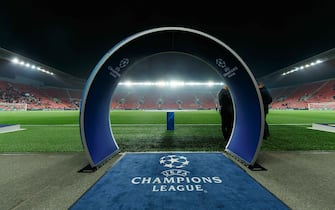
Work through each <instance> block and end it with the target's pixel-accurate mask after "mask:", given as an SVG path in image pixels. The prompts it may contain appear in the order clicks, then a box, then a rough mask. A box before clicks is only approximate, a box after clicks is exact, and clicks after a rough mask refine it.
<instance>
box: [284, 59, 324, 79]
mask: <svg viewBox="0 0 335 210" xmlns="http://www.w3.org/2000/svg"><path fill="white" fill-rule="evenodd" d="M322 62H323V61H322V60H320V59H318V60H316V61H313V62H311V63H307V64H304V65H301V66H299V67H295V68H293V69H291V70H289V71H287V72H284V73H282V76H285V75H288V74H291V73H293V72H296V71H300V70H303V69H306V68H309V67H311V66H315V65H316V64H320V63H322Z"/></svg>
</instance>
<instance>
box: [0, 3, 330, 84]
mask: <svg viewBox="0 0 335 210" xmlns="http://www.w3.org/2000/svg"><path fill="white" fill-rule="evenodd" d="M333 8H334V1H312V2H308V1H304V2H303V3H302V2H295V1H290V2H289V3H288V4H285V2H283V1H280V2H278V3H277V2H269V3H268V5H267V4H266V3H264V2H258V1H243V2H239V1H230V2H222V5H221V4H219V5H218V4H217V2H215V1H213V2H211V1H206V2H203V1H200V2H197V1H192V2H186V1H178V3H177V4H175V3H173V2H171V1H165V2H164V1H163V2H162V1H157V2H150V3H144V2H143V1H135V2H126V1H108V2H107V1H106V2H103V1H102V2H100V1H99V2H94V3H92V2H88V3H86V2H85V1H81V2H80V4H77V3H76V2H75V1H67V2H66V4H63V3H62V2H61V1H40V0H34V1H16V0H11V1H4V2H2V3H1V7H0V28H1V33H0V46H1V47H3V48H5V49H8V50H10V51H12V52H15V53H18V54H20V55H23V56H25V57H29V58H32V59H33V60H35V61H39V62H40V63H43V64H46V65H48V66H52V67H54V68H55V69H60V70H61V71H63V72H66V73H68V74H71V75H74V76H79V77H81V78H83V79H86V78H87V77H88V75H89V73H90V72H91V71H92V70H93V68H94V67H95V65H96V64H97V63H98V61H99V60H100V59H101V58H102V56H103V55H104V54H105V53H106V52H107V51H108V50H109V49H110V48H112V47H113V46H114V45H115V44H116V43H118V42H119V41H121V40H122V39H124V38H126V37H128V36H130V35H132V34H134V33H136V32H139V31H143V30H146V29H150V28H154V27H162V26H182V27H188V28H194V29H198V30H201V31H204V32H206V33H209V34H211V35H213V36H215V37H217V38H219V39H220V40H222V41H223V42H224V43H226V44H227V45H228V46H230V47H231V48H232V49H233V50H235V51H236V52H237V53H238V54H239V55H240V57H241V58H242V59H243V60H244V61H245V62H246V64H247V65H248V66H249V67H250V69H251V70H252V72H254V74H255V76H256V77H262V76H265V75H267V74H270V73H272V72H275V71H278V70H279V69H282V68H285V67H287V66H290V65H291V64H293V63H297V62H299V61H301V60H305V59H307V58H309V57H312V56H314V55H317V54H319V53H322V52H324V51H327V50H330V49H332V48H334V47H335V42H334V37H335V27H333V24H334V20H335V12H334V11H333Z"/></svg>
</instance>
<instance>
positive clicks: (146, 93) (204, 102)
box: [0, 79, 335, 110]
mask: <svg viewBox="0 0 335 210" xmlns="http://www.w3.org/2000/svg"><path fill="white" fill-rule="evenodd" d="M220 88H221V86H207V87H204V86H193V87H191V86H184V87H177V88H173V87H160V88H157V87H152V86H143V87H129V86H118V87H117V88H116V90H115V92H114V94H113V97H112V101H111V109H156V110H157V109H215V108H216V107H217V93H218V92H219V90H220ZM270 91H271V94H272V96H273V102H272V104H271V105H270V108H272V109H309V108H311V105H313V107H312V108H315V109H335V79H330V80H322V81H317V82H313V83H305V84H302V85H295V86H286V87H280V88H271V89H270ZM81 96H82V89H70V88H59V87H46V86H41V87H35V86H32V85H26V84H19V83H11V82H8V81H0V102H1V103H20V104H27V109H28V110H34V109H44V110H45V109H47V110H50V109H79V105H80V101H81ZM317 105H318V106H317ZM0 109H1V106H0ZM4 109H5V108H4V107H2V110H4ZM7 109H10V107H9V108H7Z"/></svg>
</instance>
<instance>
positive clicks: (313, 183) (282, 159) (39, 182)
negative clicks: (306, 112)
mask: <svg viewBox="0 0 335 210" xmlns="http://www.w3.org/2000/svg"><path fill="white" fill-rule="evenodd" d="M121 156H122V154H118V155H116V156H115V157H114V158H112V159H111V160H109V161H108V162H106V164H104V165H103V166H102V167H101V168H99V169H98V170H97V171H95V172H94V173H78V171H79V170H80V169H82V168H83V167H84V166H86V165H87V163H88V162H87V160H86V156H85V154H84V153H83V152H79V153H26V154H15V153H10V154H1V153H0V166H1V172H0V195H1V196H0V209H1V210H6V209H15V210H16V209H24V210H27V209H34V210H36V209H57V210H60V209H68V208H69V207H70V206H71V205H72V204H73V203H74V202H76V200H77V199H79V198H80V196H81V195H82V194H83V193H85V192H86V190H88V189H89V188H90V187H91V186H92V185H93V184H94V183H95V182H96V181H97V180H98V179H99V178H100V177H101V176H102V175H104V173H105V172H106V170H108V169H109V168H110V167H111V166H112V165H113V164H114V163H115V161H117V160H118V159H119V158H120V157H121ZM234 161H235V160H234ZM235 162H236V163H237V164H239V165H241V164H240V163H239V162H237V161H235ZM257 162H258V163H259V164H260V165H261V166H263V167H265V168H266V169H267V170H266V171H252V170H249V169H248V168H246V167H245V166H243V165H241V167H242V168H244V169H245V171H246V172H247V173H249V174H250V175H251V176H252V177H254V179H255V180H257V181H258V182H259V183H260V184H261V185H263V186H264V187H265V188H267V189H268V190H269V191H271V192H272V193H273V194H274V195H275V196H277V197H278V198H279V199H281V200H282V201H283V202H284V203H286V204H287V205H288V206H289V207H291V208H292V209H303V210H308V209H311V210H315V209H322V210H328V209H329V210H333V209H335V191H334V189H335V170H334V169H333V166H334V162H335V151H331V152H261V153H260V155H259V159H258V161H257Z"/></svg>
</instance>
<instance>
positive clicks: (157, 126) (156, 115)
mask: <svg viewBox="0 0 335 210" xmlns="http://www.w3.org/2000/svg"><path fill="white" fill-rule="evenodd" d="M168 56H170V57H171V56H172V57H173V59H178V58H177V57H178V55H168ZM179 56H180V55H179ZM165 59H166V58H165ZM184 59H185V58H184ZM153 60H154V59H153ZM153 62H154V61H152V60H151V61H150V60H149V63H151V66H152V67H153V68H155V66H154V64H152V63H153ZM334 62H335V50H334V49H332V50H329V51H326V52H324V53H321V54H319V55H315V56H313V57H311V58H309V59H306V60H303V61H301V62H299V63H296V64H293V65H292V66H288V67H286V68H284V69H281V70H279V71H277V72H275V73H273V74H271V75H267V76H265V77H262V78H258V80H259V81H263V82H265V84H266V85H267V86H268V87H269V89H270V91H271V94H272V96H273V98H274V100H273V102H272V104H271V105H270V114H269V115H268V119H267V120H268V123H269V124H270V130H271V137H270V138H269V139H268V140H266V141H264V142H263V145H262V149H261V150H262V151H261V155H260V157H261V158H262V157H263V156H262V152H263V151H264V152H269V151H270V152H274V151H277V153H274V154H281V152H283V153H284V155H290V153H287V154H286V153H285V152H288V151H295V152H297V153H298V154H301V155H302V154H304V152H306V151H314V152H312V153H311V154H314V153H327V152H329V151H332V150H334V149H335V144H334V141H333V139H334V134H333V132H334V130H333V126H332V123H333V114H334V113H333V112H334V104H335V102H334V96H335V92H334V91H335V89H334V84H335V75H333V74H334V71H333V68H334ZM33 65H35V66H36V69H33V68H32V67H31V66H33ZM139 66H141V65H139ZM143 66H148V64H145V65H143ZM38 69H40V70H38ZM41 69H43V70H44V71H41ZM140 71H142V70H139V72H140ZM48 72H49V73H48ZM51 72H52V73H51ZM136 72H138V71H137V70H136V69H135V70H134V71H132V73H133V75H135V76H134V77H136V78H138V76H136ZM301 75H303V76H301ZM0 76H1V83H0V84H1V96H2V97H1V112H0V114H1V116H2V117H1V124H3V125H9V124H15V125H20V126H21V127H19V129H17V131H16V130H9V131H8V132H7V131H6V129H4V130H3V131H2V134H1V136H0V143H1V147H0V148H1V153H2V159H3V157H5V156H4V155H5V154H11V153H14V154H15V153H24V154H26V153H31V154H40V153H47V154H49V156H52V155H54V154H55V153H64V154H65V155H64V156H66V154H76V155H79V154H81V152H82V151H83V148H82V145H81V143H80V136H79V132H78V115H79V106H80V100H81V95H82V91H83V87H84V85H85V81H84V80H83V79H80V78H76V77H73V76H71V75H68V74H66V73H63V72H61V71H60V70H57V69H53V68H50V67H48V66H46V65H43V64H40V63H38V62H35V61H33V60H30V59H29V58H25V57H23V56H20V55H18V54H15V53H13V52H10V51H8V50H5V49H1V75H0ZM128 78H131V75H129V77H127V80H124V81H121V82H120V83H119V85H118V87H117V88H116V90H115V93H114V94H113V98H112V102H111V104H110V109H111V116H112V121H113V123H115V125H114V127H113V128H112V129H113V133H114V135H115V138H116V139H117V141H118V144H119V146H120V148H121V151H122V152H148V151H222V152H223V151H224V142H223V141H222V137H221V133H220V127H219V124H220V119H219V114H218V112H217V100H218V99H217V93H218V91H219V90H220V89H221V87H222V85H223V83H224V81H222V80H220V79H219V78H218V77H216V78H215V75H214V76H213V75H209V78H208V79H207V78H206V80H203V81H177V80H174V81H172V80H171V81H162V80H161V81H134V82H131V81H130V80H129V79H128ZM301 78H304V80H302V79H301ZM167 110H176V127H178V129H176V130H175V131H174V133H173V134H171V133H168V132H166V130H165V112H166V111H167ZM124 119H127V120H124ZM316 123H320V124H329V126H327V128H318V127H315V128H313V127H312V126H313V124H316ZM311 128H313V129H311ZM325 129H326V130H325ZM134 135H135V136H136V139H134V138H133V136H134ZM190 137H191V138H190ZM204 139H206V141H204ZM299 151H300V152H299ZM270 154H271V153H270ZM307 154H308V153H307ZM331 154H333V153H331ZM312 156H313V155H311V156H310V157H307V158H313V157H312ZM270 157H271V156H270ZM266 158H269V157H268V156H266ZM272 158H276V156H273V157H272ZM277 158H278V157H277ZM81 161H84V160H81ZM262 161H264V165H266V162H267V161H269V159H265V160H262V159H260V162H261V163H262ZM112 162H113V161H112ZM81 166H83V165H78V166H77V169H79V168H80V167H81ZM64 167H65V166H64ZM104 167H107V166H104ZM99 171H102V170H99ZM310 172H311V171H310ZM96 173H97V174H98V173H99V172H96ZM101 173H102V172H100V174H99V175H96V177H99V176H101ZM258 173H259V172H258ZM282 173H284V172H280V174H282ZM255 177H256V179H257V174H255ZM258 178H259V179H262V177H261V176H260V177H258ZM87 179H89V178H87ZM90 179H92V180H94V178H93V177H91V178H90ZM95 179H97V178H95ZM269 187H271V186H269ZM277 196H284V195H280V194H279V195H277ZM282 199H284V200H285V198H282ZM287 202H288V203H289V202H290V201H287ZM291 202H292V201H291ZM9 204H10V203H9ZM30 205H33V204H28V206H30ZM44 205H45V203H44ZM291 205H294V204H291ZM7 207H8V208H10V206H7ZM31 207H32V206H31ZM297 208H300V207H297Z"/></svg>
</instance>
